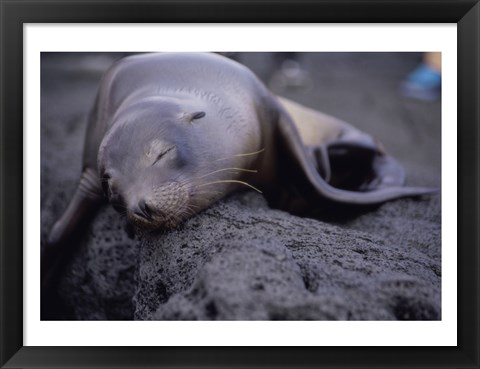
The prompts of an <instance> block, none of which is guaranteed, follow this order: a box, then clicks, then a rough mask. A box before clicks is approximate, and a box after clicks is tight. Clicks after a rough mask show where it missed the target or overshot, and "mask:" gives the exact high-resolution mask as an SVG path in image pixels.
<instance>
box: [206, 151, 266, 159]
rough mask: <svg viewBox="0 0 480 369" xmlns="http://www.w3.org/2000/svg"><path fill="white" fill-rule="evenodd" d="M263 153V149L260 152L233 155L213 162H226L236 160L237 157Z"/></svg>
mask: <svg viewBox="0 0 480 369" xmlns="http://www.w3.org/2000/svg"><path fill="white" fill-rule="evenodd" d="M264 151H265V148H263V149H260V150H258V151H254V152H247V153H244V154H235V155H232V156H228V157H226V158H220V159H216V160H215V161H220V160H227V159H231V158H237V157H242V156H249V155H256V154H260V153H262V152H264Z"/></svg>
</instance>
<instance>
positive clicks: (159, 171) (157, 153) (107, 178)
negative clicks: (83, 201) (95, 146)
mask: <svg viewBox="0 0 480 369" xmlns="http://www.w3.org/2000/svg"><path fill="white" fill-rule="evenodd" d="M198 108H199V107H198V106H195V104H185V103H182V102H179V101H176V100H175V99H158V98H153V99H146V100H142V101H140V102H137V103H135V104H133V105H131V106H129V107H128V108H125V109H123V110H121V111H120V112H119V113H117V114H116V115H115V116H114V118H113V123H112V124H111V128H110V129H109V131H108V132H107V133H106V135H105V136H104V138H103V140H102V142H101V144H100V147H99V152H98V170H99V175H100V178H101V182H102V187H103V190H104V193H105V195H106V197H107V198H108V200H109V202H110V203H111V204H112V205H113V206H114V208H115V209H116V210H117V211H119V212H120V213H124V214H126V215H127V218H128V220H129V221H130V222H131V223H132V224H134V225H135V226H138V227H140V228H144V229H159V228H173V227H175V226H177V225H178V224H179V223H181V222H182V221H184V220H185V219H186V218H188V217H189V216H191V215H192V214H194V213H197V212H198V211H199V210H202V209H203V208H205V207H207V206H208V205H209V204H210V203H211V202H212V201H213V199H211V197H212V195H209V194H206V193H205V192H203V191H200V190H199V189H198V188H197V184H198V183H199V182H200V180H199V179H198V178H199V177H201V176H202V173H207V172H208V171H209V168H210V167H211V164H210V165H209V162H211V161H212V158H209V157H208V155H203V152H204V151H206V149H207V148H208V145H211V143H210V140H206V141H207V142H204V141H205V140H202V135H198V134H195V129H198V127H196V125H198V124H201V123H206V122H200V121H204V120H205V121H207V119H208V117H207V116H206V115H207V113H206V112H205V111H203V110H198ZM200 108H201V107H200ZM203 136H208V135H203Z"/></svg>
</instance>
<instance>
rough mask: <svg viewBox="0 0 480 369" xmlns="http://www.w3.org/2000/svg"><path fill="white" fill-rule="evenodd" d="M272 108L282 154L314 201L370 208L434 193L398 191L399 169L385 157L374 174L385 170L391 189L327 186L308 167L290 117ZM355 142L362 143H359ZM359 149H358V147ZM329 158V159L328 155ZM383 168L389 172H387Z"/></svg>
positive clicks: (384, 186) (312, 166)
mask: <svg viewBox="0 0 480 369" xmlns="http://www.w3.org/2000/svg"><path fill="white" fill-rule="evenodd" d="M276 105H277V109H278V111H279V115H278V133H279V142H280V143H281V147H282V149H283V150H284V152H285V153H284V154H285V155H286V156H287V157H288V158H289V160H291V161H293V163H294V165H296V166H298V167H299V168H300V169H301V174H302V175H303V177H304V180H305V182H306V183H308V185H309V187H311V190H313V193H316V195H317V196H318V197H320V198H323V199H328V200H331V201H335V202H339V203H345V204H358V205H371V204H378V203H382V202H385V201H388V200H391V199H395V198H400V197H406V196H420V195H424V194H431V193H434V192H437V190H435V189H431V188H421V187H402V186H400V185H399V184H397V183H396V182H395V181H397V180H398V179H401V177H402V173H403V172H402V169H401V167H400V166H399V165H397V164H396V161H394V160H393V159H392V158H390V157H388V156H385V158H386V160H387V161H386V162H385V163H384V165H382V164H381V162H377V163H376V164H374V166H375V165H377V170H378V171H379V174H381V175H384V174H385V173H387V172H388V170H389V171H390V172H391V173H393V174H395V175H394V181H393V183H392V185H391V186H389V185H388V184H386V183H383V184H382V185H381V186H380V185H377V186H376V187H375V189H373V190H372V189H371V188H364V189H361V191H356V190H348V189H342V188H336V187H334V186H332V185H330V184H329V183H327V181H325V179H324V178H322V176H321V175H320V173H319V172H318V171H317V169H316V168H317V166H316V165H315V163H312V160H311V156H309V155H307V150H306V147H305V145H304V143H303V142H302V139H301V136H300V133H299V131H298V129H297V127H296V124H295V123H294V122H293V120H292V117H291V116H290V115H289V113H288V112H287V111H286V110H285V109H284V107H283V106H282V105H280V104H278V103H276ZM359 142H362V140H360V141H359ZM346 144H347V140H344V141H343V142H342V145H344V146H345V145H346ZM350 144H351V147H354V146H355V145H354V144H353V146H352V142H350ZM361 146H362V145H360V146H359V147H361ZM329 155H330V156H331V154H329ZM378 157H379V158H380V157H381V155H380V154H379V155H378ZM330 164H331V163H330ZM387 168H389V169H388V170H387Z"/></svg>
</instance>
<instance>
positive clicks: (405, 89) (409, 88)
mask: <svg viewBox="0 0 480 369" xmlns="http://www.w3.org/2000/svg"><path fill="white" fill-rule="evenodd" d="M441 86H442V76H441V74H440V72H438V71H437V70H435V69H433V68H431V67H429V66H428V65H426V64H421V65H420V66H419V67H418V68H416V69H415V70H414V71H413V72H412V73H410V74H409V76H408V77H407V79H406V80H405V81H403V82H402V84H401V86H400V91H401V93H402V94H403V95H404V96H407V97H412V98H415V99H419V100H426V101H433V100H436V99H438V98H439V97H440V94H441Z"/></svg>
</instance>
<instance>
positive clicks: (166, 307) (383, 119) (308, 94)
mask: <svg viewBox="0 0 480 369" xmlns="http://www.w3.org/2000/svg"><path fill="white" fill-rule="evenodd" d="M122 56H124V54H111V53H110V54H88V53H71V54H55V53H48V54H43V55H42V66H41V68H42V70H41V78H42V81H41V170H42V172H41V227H42V235H41V237H42V245H43V244H44V242H45V240H46V237H47V235H48V232H49V229H50V228H51V226H52V224H53V222H54V221H55V220H56V219H57V218H58V217H59V216H60V214H61V213H62V211H63V210H64V209H65V207H66V205H67V203H68V201H69V199H70V198H71V196H72V194H73V191H74V188H75V186H76V183H77V181H78V178H79V174H80V169H81V154H82V147H83V139H84V135H85V129H86V116H87V114H88V112H89V109H90V108H91V106H92V104H93V100H94V97H95V94H96V90H97V88H98V83H99V80H100V78H101V75H102V73H103V72H104V70H105V69H106V68H108V67H109V66H110V65H111V63H112V62H113V61H114V60H116V59H117V58H119V57H122ZM233 57H234V58H236V59H237V60H239V61H240V62H242V63H244V64H246V65H247V66H249V67H250V68H251V69H252V70H254V71H255V73H257V75H258V76H259V77H260V78H261V79H263V80H264V81H272V87H273V88H279V84H278V80H275V77H274V74H273V71H275V69H276V62H275V61H276V58H275V57H274V56H273V55H271V54H264V53H252V54H235V55H233ZM298 57H299V60H300V61H301V63H302V65H303V66H304V68H305V69H306V70H307V71H308V72H309V75H308V78H307V80H306V81H307V83H306V85H304V86H303V87H301V88H290V89H286V90H279V91H278V92H279V94H282V95H284V96H286V97H289V98H291V99H293V100H296V101H298V102H301V103H303V104H305V105H307V106H310V107H313V108H316V109H318V110H321V111H324V112H326V113H329V114H331V115H334V116H336V117H339V118H341V119H343V120H345V121H347V122H350V123H352V124H354V125H356V126H357V127H359V128H360V129H362V130H364V131H366V132H368V133H370V134H373V135H374V136H375V137H376V138H378V139H379V140H380V141H381V142H383V144H384V145H385V147H386V148H387V150H388V151H389V153H390V154H391V155H393V156H394V157H395V158H397V159H398V160H399V161H400V162H401V163H402V164H403V165H404V167H405V169H406V172H407V176H408V179H407V183H408V184H412V185H419V186H434V187H440V168H441V162H440V149H441V148H440V124H441V115H440V107H441V102H440V101H436V102H419V101H414V100H409V99H407V98H404V97H402V96H400V94H399V92H398V87H399V84H400V82H401V81H402V79H403V78H404V77H405V76H406V75H407V74H408V73H409V72H410V71H411V70H412V69H413V68H414V67H415V66H416V65H417V64H418V62H419V61H420V54H416V53H398V54H395V53H382V54H373V53H372V54H369V53H316V54H315V53H308V54H301V55H299V56H298ZM272 78H273V79H272ZM440 209H441V204H440V195H439V194H438V195H433V196H431V197H429V198H426V199H422V200H414V199H402V200H397V201H392V202H390V203H387V204H384V205H382V206H380V207H378V208H377V209H375V210H374V211H368V212H367V211H366V212H364V213H360V214H356V215H355V217H345V219H342V220H337V221H336V222H325V221H321V220H316V219H307V218H299V217H295V216H293V215H290V214H288V213H285V212H282V211H278V210H274V209H270V208H269V207H268V206H267V204H266V203H265V201H264V199H263V197H262V196H261V195H259V194H256V193H251V192H246V193H242V194H237V195H234V196H232V197H229V198H227V199H225V200H224V201H222V202H220V203H218V204H216V205H214V206H212V207H211V208H210V209H208V210H207V211H205V212H203V213H202V214H200V215H198V216H196V217H194V218H192V219H190V220H189V221H187V222H186V223H185V224H183V225H182V226H181V227H179V228H178V229H177V230H174V231H172V232H167V233H164V234H162V235H159V236H157V237H154V238H153V237H147V236H139V235H135V234H134V233H132V232H131V230H130V228H129V227H128V226H126V221H125V219H124V218H122V216H121V215H119V214H118V213H116V212H115V211H114V210H113V209H111V207H105V208H103V209H102V210H101V211H100V212H99V214H98V216H96V217H95V219H93V220H92V223H91V225H90V227H89V228H88V229H87V230H86V231H85V234H84V235H83V237H82V238H81V240H79V242H80V243H81V245H80V247H79V249H78V251H77V252H76V254H75V257H74V258H73V260H72V261H71V262H70V263H69V264H68V265H67V266H66V268H65V272H64V274H63V276H62V278H61V280H60V281H59V295H60V297H61V301H59V302H58V306H56V309H52V311H51V314H50V318H53V319H88V320H95V319H115V320H122V319H143V320H148V319H189V320H190V319H208V320H209V319H222V320H237V319H241V320H252V319H261V320H270V319H273V320H275V319H302V320H305V319H329V320H334V319H341V320H347V319H351V320H392V319H399V320H402V319H432V320H436V319H440V318H441V299H440V291H441V240H440V230H441V224H440V218H441V212H440Z"/></svg>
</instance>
